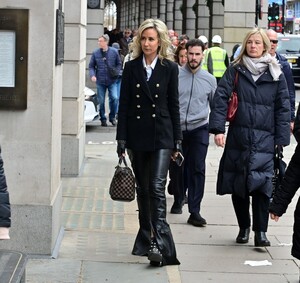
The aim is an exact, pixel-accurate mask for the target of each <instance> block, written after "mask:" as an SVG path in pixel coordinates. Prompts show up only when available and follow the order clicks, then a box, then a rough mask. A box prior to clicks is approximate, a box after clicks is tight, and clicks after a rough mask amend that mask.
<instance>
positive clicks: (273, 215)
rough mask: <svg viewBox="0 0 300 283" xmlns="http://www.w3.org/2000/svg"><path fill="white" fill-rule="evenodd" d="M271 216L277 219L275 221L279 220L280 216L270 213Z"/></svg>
mask: <svg viewBox="0 0 300 283" xmlns="http://www.w3.org/2000/svg"><path fill="white" fill-rule="evenodd" d="M270 218H271V219H272V220H275V222H277V221H278V220H279V216H277V215H275V214H274V213H270Z"/></svg>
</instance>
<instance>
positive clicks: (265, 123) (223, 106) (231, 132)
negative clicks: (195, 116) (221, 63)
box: [209, 65, 291, 197]
mask: <svg viewBox="0 0 300 283" xmlns="http://www.w3.org/2000/svg"><path fill="white" fill-rule="evenodd" d="M236 72H238V83H237V92H238V100H239V104H238V110H237V114H236V117H235V120H234V121H233V122H231V123H230V126H229V129H228V133H227V137H226V145H225V149H224V152H223V156H222V159H221V161H220V167H219V173H218V182H217V193H218V194H220V195H223V194H232V193H234V194H236V195H238V196H240V197H244V196H245V194H246V192H247V191H248V192H249V193H250V194H251V192H253V191H255V190H259V191H261V192H262V193H264V194H266V195H268V196H269V197H270V196H271V194H272V175H273V155H274V148H275V145H283V146H285V145H288V144H289V143H290V119H291V116H290V115H291V114H290V101H289V94H288V91H287V85H286V81H285V79H284V76H283V74H281V75H280V77H279V80H278V81H273V78H272V76H271V74H270V72H269V70H267V71H265V73H264V74H262V75H261V76H260V77H259V79H258V80H257V81H256V82H254V80H253V78H252V76H251V74H250V72H249V71H248V70H247V69H246V68H245V67H244V66H242V65H236V66H231V67H229V68H228V69H227V71H226V72H225V74H224V76H223V78H222V79H221V81H220V83H219V85H218V88H217V90H216V93H215V95H214V100H213V107H212V111H211V113H210V118H209V126H210V132H211V133H213V134H218V133H225V122H226V113H227V108H228V100H229V97H230V94H231V92H232V89H233V82H234V78H235V73H236Z"/></svg>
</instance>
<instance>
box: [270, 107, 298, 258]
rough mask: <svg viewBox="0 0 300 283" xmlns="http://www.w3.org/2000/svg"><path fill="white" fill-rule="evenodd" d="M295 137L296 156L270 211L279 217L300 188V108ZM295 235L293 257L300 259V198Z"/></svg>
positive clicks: (287, 170)
mask: <svg viewBox="0 0 300 283" xmlns="http://www.w3.org/2000/svg"><path fill="white" fill-rule="evenodd" d="M294 136H295V138H296V140H297V142H298V144H297V147H296V150H295V153H294V155H293V156H292V158H291V161H290V163H289V165H288V167H287V169H286V172H285V176H284V178H283V180H282V183H281V186H280V187H279V188H278V189H277V190H276V191H275V194H274V197H273V201H272V202H271V204H270V208H269V211H270V212H271V213H273V214H275V215H277V216H282V214H284V213H285V212H286V209H287V207H288V205H289V203H290V202H291V201H292V199H293V197H294V195H295V194H296V192H297V190H298V189H299V187H300V107H299V108H298V111H297V115H296V120H295V127H294ZM294 218H295V222H294V234H293V247H292V255H293V256H294V257H296V258H297V259H300V198H299V199H298V203H297V206H296V209H295V212H294Z"/></svg>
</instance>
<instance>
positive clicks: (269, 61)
mask: <svg viewBox="0 0 300 283" xmlns="http://www.w3.org/2000/svg"><path fill="white" fill-rule="evenodd" d="M243 62H244V64H245V66H246V68H247V69H248V70H249V71H250V73H252V74H253V75H254V76H260V75H261V74H262V73H263V72H264V71H266V70H267V69H268V68H269V70H270V73H271V76H272V77H273V80H274V81H278V80H279V76H280V74H281V68H280V64H279V63H278V62H277V60H276V58H275V57H272V56H271V55H270V54H269V53H268V54H266V55H265V56H262V57H260V58H251V57H248V56H246V55H244V56H243Z"/></svg>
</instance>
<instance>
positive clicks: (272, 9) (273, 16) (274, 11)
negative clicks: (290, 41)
mask: <svg viewBox="0 0 300 283" xmlns="http://www.w3.org/2000/svg"><path fill="white" fill-rule="evenodd" d="M279 10H280V7H279V4H277V3H274V2H273V3H272V5H269V6H268V20H269V21H277V20H279V15H280V12H279Z"/></svg>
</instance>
